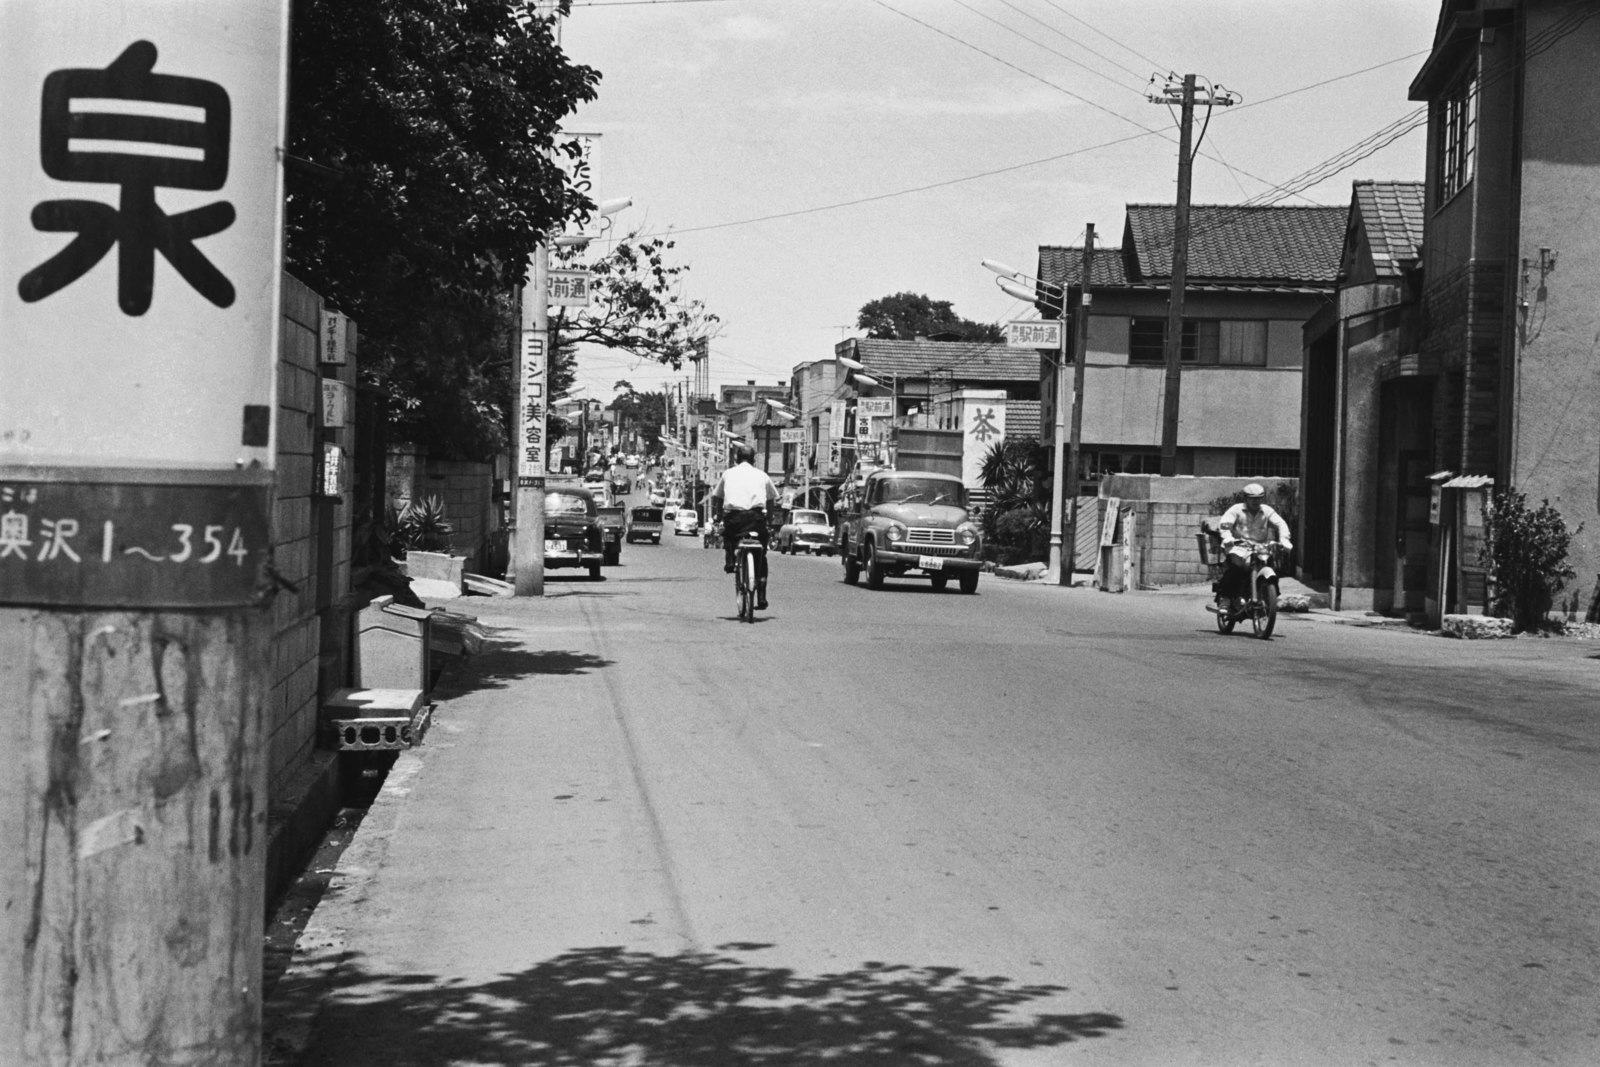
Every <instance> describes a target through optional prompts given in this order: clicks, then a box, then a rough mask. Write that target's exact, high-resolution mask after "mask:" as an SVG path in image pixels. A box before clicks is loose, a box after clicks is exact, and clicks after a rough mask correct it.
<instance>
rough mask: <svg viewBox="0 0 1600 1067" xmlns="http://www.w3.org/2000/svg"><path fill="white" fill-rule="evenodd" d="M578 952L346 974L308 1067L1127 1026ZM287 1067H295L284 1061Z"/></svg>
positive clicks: (741, 1051)
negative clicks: (480, 975) (484, 975)
mask: <svg viewBox="0 0 1600 1067" xmlns="http://www.w3.org/2000/svg"><path fill="white" fill-rule="evenodd" d="M767 947H770V946H766V945H759V944H732V945H721V946H718V947H717V949H715V950H714V951H704V952H702V951H690V952H682V953H678V954H676V955H670V956H663V955H656V954H653V953H650V952H642V951H635V950H630V949H625V948H621V947H614V946H613V947H597V948H586V949H575V950H573V951H570V952H566V953H563V954H562V955H560V956H556V957H554V958H552V959H549V960H545V961H544V962H541V963H538V964H536V965H534V966H532V967H529V968H528V969H526V970H524V971H520V972H517V973H514V974H506V975H502V976H500V977H498V978H496V979H493V980H491V981H487V982H483V983H479V984H474V983H470V982H463V981H458V980H447V979H441V978H437V977H433V976H429V975H415V974H413V975H383V974H376V973H371V972H368V971H366V970H365V969H364V968H363V967H362V965H361V963H360V961H359V960H352V961H346V962H345V964H344V965H343V966H342V967H341V968H340V970H339V972H338V974H337V976H336V977H334V978H333V980H332V986H333V988H331V989H329V990H327V991H326V992H325V993H324V994H323V996H322V998H321V1000H322V1004H323V1007H322V1010H321V1017H320V1019H319V1021H318V1023H317V1024H316V1026H315V1029H314V1036H313V1038H312V1041H311V1043H310V1048H309V1049H308V1050H307V1054H306V1056H305V1057H304V1058H303V1059H302V1060H301V1061H300V1063H301V1064H302V1065H303V1067H325V1065H334V1064H338V1065H340V1067H359V1065H364V1064H382V1065H383V1067H422V1065H428V1067H433V1065H436V1064H445V1063H448V1064H520V1065H527V1067H578V1065H583V1067H601V1065H618V1067H621V1065H633V1064H640V1065H671V1067H795V1065H804V1064H819V1065H820V1064H828V1065H838V1064H847V1065H866V1064H884V1065H891V1064H892V1065H894V1067H902V1065H907V1064H914V1065H919V1067H986V1065H992V1064H995V1063H997V1062H998V1060H997V1059H996V1056H995V1053H996V1052H997V1051H998V1050H1002V1049H1039V1048H1050V1047H1055V1046H1059V1045H1065V1044H1068V1043H1070V1042H1073V1041H1077V1040H1080V1039H1084V1038H1090V1037H1100V1036H1103V1035H1105V1034H1106V1033H1108V1032H1110V1031H1114V1030H1118V1029H1120V1028H1121V1027H1122V1025H1123V1024H1122V1020H1121V1019H1120V1018H1119V1017H1117V1016H1115V1015H1109V1014H1106V1013H1104V1012H1089V1013H1084V1014H1033V1015H1027V1014H1025V1013H1024V1012H1023V1011H1022V1009H1023V1008H1024V1007H1025V1006H1026V1005H1027V1004H1029V1003H1030V1002H1034V1001H1038V1000H1041V999H1043V998H1047V997H1053V996H1055V995H1057V994H1060V993H1062V992H1064V991H1065V990H1064V987H1061V986H1055V985H1028V984H1023V983H1018V982H1015V981H1013V980H1011V979H1009V978H1005V977H1000V976H981V975H974V974H969V973H966V972H964V971H962V970H960V969H959V968H955V967H912V966H907V965H890V964H885V963H875V962H868V963H864V964H862V965H861V966H860V967H858V968H856V969H855V970H851V971H844V972H839V973H834V974H822V975H817V976H814V977H806V976H803V975H800V974H797V973H795V972H794V971H792V970H789V969H787V968H780V967H764V966H760V965H758V964H755V963H752V962H750V961H747V960H744V959H740V958H738V957H736V956H734V955H732V953H749V952H752V951H756V950H759V949H762V948H767ZM277 1062H285V1061H283V1060H282V1059H278V1060H277Z"/></svg>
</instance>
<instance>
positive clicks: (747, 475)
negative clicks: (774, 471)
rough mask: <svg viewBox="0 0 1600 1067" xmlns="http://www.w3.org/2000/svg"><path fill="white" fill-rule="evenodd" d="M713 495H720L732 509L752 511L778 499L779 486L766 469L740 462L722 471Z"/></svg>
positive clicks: (712, 492) (724, 502) (723, 503)
mask: <svg viewBox="0 0 1600 1067" xmlns="http://www.w3.org/2000/svg"><path fill="white" fill-rule="evenodd" d="M711 495H712V497H714V498H718V497H720V498H721V500H722V506H723V507H724V508H727V509H728V510H730V511H751V510H754V509H755V508H764V507H766V506H767V504H768V503H770V502H772V501H774V500H777V499H778V488H777V486H775V485H773V484H772V479H771V478H768V477H767V475H766V473H765V472H764V471H760V470H757V469H756V468H755V467H753V466H751V465H750V464H748V463H740V464H739V465H738V466H734V467H729V468H728V469H727V470H725V471H723V472H722V477H721V479H719V480H718V482H717V487H716V488H715V489H713V490H712V491H711Z"/></svg>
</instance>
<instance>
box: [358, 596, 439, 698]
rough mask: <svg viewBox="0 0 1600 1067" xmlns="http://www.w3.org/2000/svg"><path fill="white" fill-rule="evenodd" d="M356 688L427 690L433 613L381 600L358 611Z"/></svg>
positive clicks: (386, 598)
mask: <svg viewBox="0 0 1600 1067" xmlns="http://www.w3.org/2000/svg"><path fill="white" fill-rule="evenodd" d="M358 627H359V629H358V633H359V639H358V640H357V642H356V647H357V650H358V655H357V662H356V684H357V686H358V687H360V688H362V689H416V690H418V691H420V692H423V693H426V692H427V691H428V689H429V681H430V676H429V673H428V652H429V646H430V644H431V642H432V640H433V612H432V611H430V610H428V609H426V608H413V607H407V606H406V605H405V604H396V603H395V602H394V597H392V596H380V597H378V598H376V599H375V600H373V602H372V603H371V604H369V605H368V606H367V607H365V608H362V609H361V614H360V617H359V623H358Z"/></svg>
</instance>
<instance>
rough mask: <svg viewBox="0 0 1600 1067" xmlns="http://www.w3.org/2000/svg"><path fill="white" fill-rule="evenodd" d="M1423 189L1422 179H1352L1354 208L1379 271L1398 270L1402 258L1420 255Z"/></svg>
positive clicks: (1423, 204) (1424, 203) (1407, 258)
mask: <svg viewBox="0 0 1600 1067" xmlns="http://www.w3.org/2000/svg"><path fill="white" fill-rule="evenodd" d="M1424 190H1425V187H1424V184H1423V183H1422V182H1379V181H1358V182H1356V183H1355V196H1354V200H1355V203H1354V209H1355V210H1356V211H1357V212H1359V213H1360V216H1361V222H1362V225H1364V226H1365V227H1366V231H1367V242H1368V244H1370V245H1371V246H1372V265H1373V266H1374V267H1375V268H1376V269H1377V271H1378V273H1379V274H1397V273H1399V270H1400V266H1401V264H1402V263H1403V262H1406V261H1410V260H1415V259H1417V258H1418V257H1419V256H1421V255H1422V228H1423V222H1424V220H1425V219H1426V218H1427V210H1426V200H1425V191H1424ZM1353 221H1354V220H1352V222H1353Z"/></svg>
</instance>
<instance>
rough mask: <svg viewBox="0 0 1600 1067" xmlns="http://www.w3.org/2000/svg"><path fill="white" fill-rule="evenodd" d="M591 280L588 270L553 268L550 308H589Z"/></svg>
mask: <svg viewBox="0 0 1600 1067" xmlns="http://www.w3.org/2000/svg"><path fill="white" fill-rule="evenodd" d="M591 278H592V276H591V275H590V274H589V272H588V271H586V270H558V269H556V268H554V267H552V268H551V269H550V273H549V285H548V288H549V290H550V292H549V297H550V306H551V307H565V308H581V307H588V306H589V293H590V281H591Z"/></svg>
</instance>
